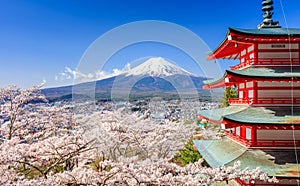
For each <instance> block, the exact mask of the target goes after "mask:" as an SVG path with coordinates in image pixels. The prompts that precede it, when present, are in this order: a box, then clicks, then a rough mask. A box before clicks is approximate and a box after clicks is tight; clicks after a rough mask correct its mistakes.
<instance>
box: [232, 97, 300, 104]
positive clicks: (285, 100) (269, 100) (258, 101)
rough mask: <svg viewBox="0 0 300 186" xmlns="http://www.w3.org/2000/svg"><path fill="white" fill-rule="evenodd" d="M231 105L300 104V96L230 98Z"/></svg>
mask: <svg viewBox="0 0 300 186" xmlns="http://www.w3.org/2000/svg"><path fill="white" fill-rule="evenodd" d="M229 104H230V105H300V98H293V99H289V98H261V99H252V98H230V99H229Z"/></svg>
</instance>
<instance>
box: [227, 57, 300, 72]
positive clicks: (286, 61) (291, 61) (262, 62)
mask: <svg viewBox="0 0 300 186" xmlns="http://www.w3.org/2000/svg"><path fill="white" fill-rule="evenodd" d="M290 65H295V66H296V65H300V60H299V59H298V58H280V59H276V58H275V59H274V58H261V59H259V60H253V59H252V60H246V61H245V62H243V63H240V64H237V65H235V66H232V67H230V69H231V70H241V69H244V68H248V67H250V66H290Z"/></svg>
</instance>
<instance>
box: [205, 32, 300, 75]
mask: <svg viewBox="0 0 300 186" xmlns="http://www.w3.org/2000/svg"><path fill="white" fill-rule="evenodd" d="M299 44H300V29H295V28H280V27H279V28H277V27H276V28H260V29H237V28H229V29H228V32H227V34H226V37H225V38H224V40H223V41H222V42H221V44H220V45H219V46H218V47H217V48H216V49H215V50H214V51H212V52H211V53H210V54H209V55H208V57H207V60H214V59H218V58H223V59H226V58H227V59H240V64H239V65H237V66H234V67H232V68H231V69H233V70H235V69H242V68H247V67H250V66H257V65H259V66H277V65H280V66H283V65H291V64H293V65H300V63H299Z"/></svg>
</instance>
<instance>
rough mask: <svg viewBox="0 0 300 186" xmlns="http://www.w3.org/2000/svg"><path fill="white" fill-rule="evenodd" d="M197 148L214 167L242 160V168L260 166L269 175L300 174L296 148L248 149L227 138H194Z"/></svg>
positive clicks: (298, 152)
mask: <svg viewBox="0 0 300 186" xmlns="http://www.w3.org/2000/svg"><path fill="white" fill-rule="evenodd" d="M193 142H194V144H195V146H196V147H197V150H198V151H199V152H200V154H201V155H202V156H203V157H204V159H205V160H206V162H207V163H208V164H209V165H210V166H211V167H213V168H217V167H220V166H223V165H225V166H233V164H234V162H236V161H240V162H241V166H240V167H239V169H240V170H243V169H246V168H249V169H255V168H257V167H260V168H261V169H262V170H263V171H264V172H266V173H268V175H269V176H276V177H288V178H295V177H299V176H300V167H299V164H297V158H296V156H295V152H296V154H297V156H299V155H300V151H299V150H298V151H295V150H259V149H251V150H250V149H248V148H246V147H243V146H241V145H239V144H238V143H235V142H233V141H231V140H229V139H227V138H223V139H220V140H194V141H193Z"/></svg>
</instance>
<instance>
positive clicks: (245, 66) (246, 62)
mask: <svg viewBox="0 0 300 186" xmlns="http://www.w3.org/2000/svg"><path fill="white" fill-rule="evenodd" d="M254 63H255V62H254V60H247V61H245V62H243V63H240V64H237V65H235V66H232V67H230V69H231V70H241V69H244V68H247V67H250V66H251V65H253V64H254Z"/></svg>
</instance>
